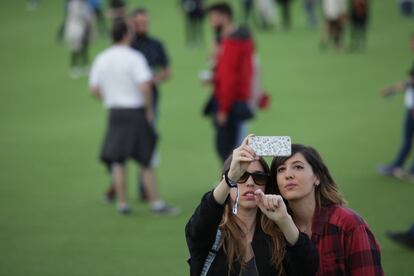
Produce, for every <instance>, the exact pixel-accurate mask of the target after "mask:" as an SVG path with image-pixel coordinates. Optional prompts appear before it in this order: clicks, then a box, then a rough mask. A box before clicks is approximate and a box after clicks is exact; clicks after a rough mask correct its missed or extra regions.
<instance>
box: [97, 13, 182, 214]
mask: <svg viewBox="0 0 414 276" xmlns="http://www.w3.org/2000/svg"><path fill="white" fill-rule="evenodd" d="M112 39H113V42H114V45H113V46H111V47H110V48H108V49H106V50H105V51H103V52H102V53H100V54H99V55H98V56H97V57H96V59H95V61H94V63H93V66H92V70H91V74H90V79H89V87H90V90H91V93H92V95H93V96H95V97H96V98H98V99H100V100H102V102H103V104H104V106H105V108H106V109H107V110H108V112H109V121H108V127H107V132H106V136H105V139H104V143H103V147H102V152H101V160H102V161H103V162H104V163H105V164H106V166H107V167H109V168H110V172H111V177H112V181H113V183H114V187H115V190H116V195H117V200H118V206H117V208H118V211H119V212H120V213H121V214H128V213H130V211H131V209H130V207H129V205H128V200H127V190H126V171H125V170H126V169H125V165H126V161H127V160H128V159H130V158H132V159H134V160H135V161H137V162H138V164H139V165H140V169H141V175H142V178H143V180H144V184H145V188H146V191H147V195H148V201H149V203H150V205H151V210H152V212H154V213H157V214H163V215H176V214H178V213H179V209H177V208H174V207H171V206H168V205H167V204H166V203H165V202H164V201H162V200H161V199H160V196H159V194H158V189H157V183H156V179H155V171H154V169H153V168H152V167H151V166H150V162H151V158H152V156H153V153H154V149H155V145H156V142H157V134H156V132H155V130H154V127H153V125H152V124H153V121H154V110H153V105H152V93H151V88H150V86H151V80H152V73H151V70H150V68H149V66H148V64H147V62H146V60H145V57H144V56H143V55H142V54H140V53H139V52H137V51H136V50H134V49H132V48H131V47H130V43H131V38H130V31H129V29H128V26H127V24H126V23H125V22H124V21H118V22H116V23H115V24H114V26H113V29H112Z"/></svg>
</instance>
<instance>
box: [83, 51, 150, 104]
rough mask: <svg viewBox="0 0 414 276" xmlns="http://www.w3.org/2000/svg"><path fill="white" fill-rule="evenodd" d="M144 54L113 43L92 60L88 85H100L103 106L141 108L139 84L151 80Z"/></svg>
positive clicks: (142, 99) (142, 97)
mask: <svg viewBox="0 0 414 276" xmlns="http://www.w3.org/2000/svg"><path fill="white" fill-rule="evenodd" d="M151 78H152V73H151V70H150V68H149V66H148V64H147V61H146V59H145V57H144V56H143V55H142V54H141V53H140V52H138V51H136V50H134V49H132V48H130V47H129V46H126V45H114V46H112V47H110V48H108V49H106V50H105V51H103V52H102V53H101V54H99V55H98V56H97V57H96V59H95V61H94V62H93V64H92V69H91V73H90V76H89V86H90V87H97V88H99V90H100V92H101V95H102V98H103V103H104V106H105V107H106V108H108V109H109V108H140V107H143V106H144V105H145V99H144V95H143V93H142V92H141V91H140V90H139V84H141V83H143V82H147V81H149V80H151Z"/></svg>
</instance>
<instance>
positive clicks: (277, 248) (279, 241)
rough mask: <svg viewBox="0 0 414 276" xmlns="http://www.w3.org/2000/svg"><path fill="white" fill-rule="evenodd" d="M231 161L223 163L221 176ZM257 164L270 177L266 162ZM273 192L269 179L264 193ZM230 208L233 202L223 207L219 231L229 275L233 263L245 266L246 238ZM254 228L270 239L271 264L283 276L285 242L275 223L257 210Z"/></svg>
mask: <svg viewBox="0 0 414 276" xmlns="http://www.w3.org/2000/svg"><path fill="white" fill-rule="evenodd" d="M231 160H232V156H230V157H229V158H227V159H226V161H225V162H224V165H223V169H222V174H224V173H226V172H228V170H229V169H230V164H231ZM258 162H259V163H260V165H261V166H262V168H263V171H264V172H265V173H266V174H268V175H270V169H269V166H268V165H267V163H266V161H265V160H264V159H263V158H260V159H259V160H258ZM275 192H276V189H275V187H274V185H272V183H271V182H270V177H269V180H268V181H267V183H266V187H265V193H266V194H275ZM232 208H233V202H232V201H231V200H229V201H228V202H227V204H226V206H225V210H224V214H223V219H222V221H221V223H220V229H221V231H222V233H223V249H224V251H225V252H226V255H227V265H228V271H229V274H230V271H231V269H232V264H233V262H234V261H236V262H238V263H239V264H240V267H241V268H242V269H243V268H244V266H245V265H246V262H245V258H244V257H245V254H246V253H245V247H244V243H243V239H244V238H245V237H246V235H245V233H244V232H243V229H242V228H241V227H240V225H243V222H242V221H240V219H239V218H238V217H237V216H235V215H233V213H232ZM259 222H260V223H259ZM256 226H257V227H261V228H262V229H263V232H264V233H266V234H267V235H268V236H270V237H271V239H272V246H271V247H270V248H271V250H272V258H271V262H272V264H273V265H274V266H275V267H276V269H277V271H278V272H279V275H283V273H284V269H283V258H284V256H285V246H286V242H285V239H284V236H283V233H282V231H281V230H280V229H279V227H278V226H277V225H276V223H274V222H273V221H271V220H270V219H269V218H268V217H266V216H264V215H263V214H262V212H261V211H260V209H259V208H258V210H257V216H256Z"/></svg>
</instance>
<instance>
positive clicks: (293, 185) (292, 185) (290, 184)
mask: <svg viewBox="0 0 414 276" xmlns="http://www.w3.org/2000/svg"><path fill="white" fill-rule="evenodd" d="M296 186H298V185H297V184H295V183H288V184H286V185H285V187H284V188H285V190H292V189H294V188H295V187H296Z"/></svg>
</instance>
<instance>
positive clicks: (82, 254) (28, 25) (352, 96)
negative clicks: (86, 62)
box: [0, 0, 414, 276]
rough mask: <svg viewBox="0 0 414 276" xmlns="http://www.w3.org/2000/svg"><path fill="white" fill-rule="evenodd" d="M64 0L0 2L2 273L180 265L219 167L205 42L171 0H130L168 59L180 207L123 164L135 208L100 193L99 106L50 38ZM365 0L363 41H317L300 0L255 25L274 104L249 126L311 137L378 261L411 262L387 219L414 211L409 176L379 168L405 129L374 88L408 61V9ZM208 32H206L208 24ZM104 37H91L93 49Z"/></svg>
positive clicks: (158, 270) (131, 270)
mask: <svg viewBox="0 0 414 276" xmlns="http://www.w3.org/2000/svg"><path fill="white" fill-rule="evenodd" d="M62 2H63V1H52V0H49V1H46V0H43V1H41V7H40V9H39V10H37V11H35V12H28V11H26V7H25V4H26V3H25V1H11V0H3V1H1V3H0V7H1V8H0V22H1V24H0V35H1V40H0V60H1V67H0V68H1V69H0V70H1V73H0V76H1V77H0V78H1V81H0V112H1V116H0V156H1V159H0V183H1V185H0V275H4V276H17V275H22V276H23V275H38V276H48V275H51V276H52V275H53V276H61V275H62V276H63V275H125V276H127V275H146V276H147V275H148V276H152V275H172V276H173V275H174V276H176V275H177V276H178V275H180V276H181V275H188V266H187V264H186V262H185V261H186V258H187V256H188V252H187V248H186V244H185V239H184V225H185V223H186V221H187V220H188V218H189V217H190V215H191V214H192V211H193V210H194V208H195V206H196V204H197V203H198V201H199V199H200V197H201V195H202V194H203V193H204V192H205V191H207V190H208V189H210V188H211V187H212V185H213V184H214V183H215V181H217V180H218V177H219V175H218V174H219V162H218V159H217V157H216V153H215V151H214V149H213V132H212V128H211V124H210V122H209V121H207V120H205V119H204V118H203V117H202V116H201V108H202V105H203V103H204V101H205V99H206V97H207V95H208V92H209V90H208V89H206V88H204V87H201V86H200V85H199V81H198V79H197V72H198V71H200V70H202V69H204V68H205V67H206V59H207V55H208V49H207V47H206V48H205V49H201V50H189V49H187V48H185V47H184V43H183V41H184V33H183V22H182V18H181V15H180V13H179V10H178V7H177V6H176V2H177V1H175V0H157V1H154V0H152V1H150V0H145V1H144V0H142V1H137V0H136V1H132V0H130V1H128V2H129V4H130V5H131V6H134V5H135V4H138V3H139V4H142V5H143V6H146V7H147V8H148V9H149V10H150V12H151V14H152V32H153V33H154V34H156V35H157V36H158V37H160V38H162V40H163V41H164V42H165V43H166V44H167V46H168V50H169V54H170V56H171V59H172V70H173V77H172V79H171V80H170V81H169V82H168V83H167V84H165V85H164V86H163V87H162V92H163V95H162V104H161V113H162V114H161V121H160V131H161V135H162V140H161V144H160V151H161V156H162V163H161V166H160V167H159V170H158V178H159V182H160V189H161V194H162V196H163V197H164V198H165V199H166V200H167V201H168V202H170V203H172V204H176V205H178V206H180V207H181V208H182V209H183V213H182V215H180V216H179V217H178V218H159V217H154V216H153V215H152V214H151V213H150V212H149V210H148V206H147V205H145V204H142V203H139V202H138V201H137V199H136V196H135V182H136V173H137V170H136V168H135V166H134V165H133V164H130V166H129V195H130V200H131V202H132V207H133V213H132V215H131V216H129V217H123V216H120V215H119V214H118V213H117V212H116V211H115V207H114V206H113V205H105V204H104V203H103V201H102V196H103V191H104V190H105V188H106V187H107V183H108V178H107V175H106V172H105V169H104V167H103V166H102V165H101V164H99V163H98V161H97V156H98V152H99V147H100V143H101V138H102V135H103V132H104V127H105V111H104V110H103V108H102V107H101V105H100V104H99V103H98V102H96V101H94V100H93V99H92V98H91V97H90V96H89V95H88V91H87V85H86V78H83V79H79V80H71V79H69V77H68V71H69V70H68V51H67V49H66V48H65V47H64V46H63V45H59V44H57V43H56V42H55V33H56V30H57V27H58V25H59V24H60V21H61V18H62V13H63V11H62V10H63V9H62ZM232 2H233V3H234V4H237V1H236V0H234V1H232ZM372 2H374V3H373V7H372V22H371V28H370V33H369V41H368V50H367V51H366V53H363V54H361V53H359V54H347V53H342V54H337V53H335V52H333V51H328V52H320V51H319V49H318V39H319V31H318V30H311V29H309V28H308V27H307V26H306V23H305V18H304V14H303V11H302V9H301V5H300V1H295V7H294V14H293V18H294V26H293V30H292V31H291V32H281V31H275V32H266V33H261V32H255V39H256V40H257V48H258V51H259V54H260V57H261V61H262V67H263V82H264V86H265V88H266V89H268V90H269V91H270V92H271V94H272V106H271V108H270V109H269V110H268V111H266V112H264V113H260V114H259V115H258V116H257V118H256V120H255V121H253V122H252V123H251V124H250V131H251V132H254V133H256V134H260V135H290V136H292V139H293V141H294V142H301V143H305V144H310V145H313V146H315V147H316V148H317V149H319V150H320V152H321V154H322V155H323V156H324V158H325V160H326V162H327V163H328V164H329V166H330V168H331V170H332V173H333V175H334V176H335V178H336V179H337V181H338V183H339V185H340V187H341V189H342V191H343V193H344V194H345V196H346V198H347V200H348V201H349V206H350V207H351V208H353V209H355V210H356V211H357V212H358V213H360V214H361V215H362V216H363V217H364V218H365V219H366V220H367V221H368V223H369V224H370V225H371V227H372V229H373V231H374V233H375V234H376V237H377V239H378V241H379V243H380V244H381V247H382V258H383V259H382V260H383V266H384V269H385V272H386V274H387V275H396V276H400V275H413V271H414V263H413V261H412V260H413V257H414V252H412V251H409V250H406V249H404V248H400V247H398V246H397V245H395V244H393V243H391V242H390V241H389V240H387V239H386V237H385V235H384V232H385V231H386V230H389V229H394V230H396V229H405V228H406V227H408V225H409V224H411V223H412V222H413V221H414V216H413V206H412V203H413V199H414V184H407V183H403V182H400V181H397V180H393V179H389V178H383V177H380V176H378V175H377V174H376V173H375V167H376V165H377V164H379V163H382V162H388V161H390V160H391V159H392V158H393V157H394V155H395V153H396V151H397V149H398V147H399V143H400V139H401V121H402V116H403V112H404V108H403V104H402V101H403V100H402V97H401V96H398V97H394V98H392V99H389V100H388V99H382V98H380V97H379V96H378V91H379V89H380V88H381V87H383V86H384V85H386V84H389V83H392V82H393V81H396V80H400V79H401V78H404V77H405V76H406V72H407V70H408V68H409V67H410V66H411V64H412V61H413V55H412V53H410V50H409V46H408V43H409V36H410V33H411V32H412V31H413V30H414V29H413V20H412V19H411V20H409V19H405V18H401V17H400V16H399V14H398V11H397V9H396V6H395V1H385V0H381V1H372ZM206 33H207V34H208V37H209V38H211V33H210V30H209V29H208V28H207V26H206ZM108 43H109V42H107V41H104V40H102V39H100V40H98V41H97V42H96V43H95V44H94V45H93V47H92V51H91V53H92V56H94V55H95V54H96V53H98V52H99V51H101V50H102V49H104V48H105V47H106V46H107V45H108Z"/></svg>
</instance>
